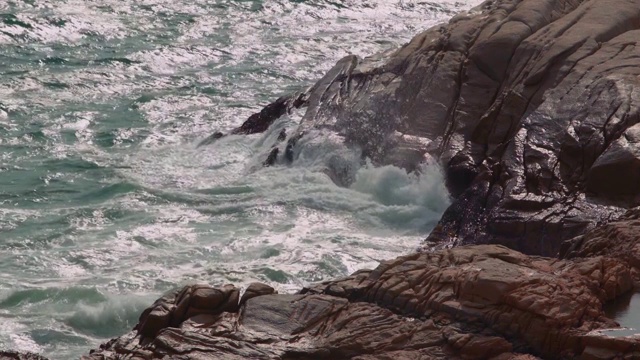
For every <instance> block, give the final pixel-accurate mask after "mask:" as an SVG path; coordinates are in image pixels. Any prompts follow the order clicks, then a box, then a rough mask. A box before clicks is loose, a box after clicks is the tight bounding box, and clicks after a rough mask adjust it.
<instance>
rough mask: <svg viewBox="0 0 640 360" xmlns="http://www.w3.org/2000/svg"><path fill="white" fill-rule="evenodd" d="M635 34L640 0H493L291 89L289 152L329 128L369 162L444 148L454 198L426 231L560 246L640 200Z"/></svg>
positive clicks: (639, 64) (415, 160)
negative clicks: (299, 90) (294, 116)
mask: <svg viewBox="0 0 640 360" xmlns="http://www.w3.org/2000/svg"><path fill="white" fill-rule="evenodd" d="M638 39H640V0H624V1H619V0H582V1H578V0H497V1H487V2H485V3H483V4H482V5H480V6H479V7H477V8H475V9H473V10H471V11H469V12H467V13H462V14H460V15H457V16H455V17H454V18H453V19H452V20H451V21H450V22H449V23H448V24H446V25H442V26H436V27H434V28H431V29H429V30H427V31H425V32H423V33H421V34H419V35H417V36H416V37H415V38H414V39H413V40H412V41H411V42H410V43H408V44H407V45H405V46H403V47H402V48H401V49H399V50H398V51H396V52H394V53H392V54H382V55H380V56H378V57H373V58H367V59H359V58H357V57H355V56H348V57H346V58H344V59H342V60H340V61H339V62H338V63H337V64H336V66H335V67H334V68H333V69H332V70H331V71H329V72H328V73H327V75H326V76H325V77H323V78H322V79H321V80H320V81H318V83H317V84H316V85H315V86H313V87H312V88H311V89H309V90H307V91H306V92H304V93H303V95H294V96H292V98H296V99H298V101H297V102H296V103H295V104H296V106H306V107H307V110H306V113H305V115H304V117H303V119H302V120H301V123H300V126H299V128H298V130H297V131H295V132H294V133H293V134H292V135H291V136H290V139H289V145H290V146H289V147H288V151H286V153H285V155H283V156H284V158H285V159H288V160H289V161H295V156H294V155H293V154H295V153H296V152H295V151H292V150H291V149H290V148H295V147H296V146H304V142H301V141H299V140H300V138H305V137H307V138H310V137H311V138H312V137H314V136H319V135H318V134H324V133H326V132H327V131H333V132H334V133H335V135H336V136H333V137H328V140H326V141H341V142H344V144H345V146H350V147H355V148H358V149H360V150H361V151H362V155H363V157H367V158H369V159H371V161H372V162H373V163H374V164H378V165H384V164H393V165H396V166H400V167H403V168H406V169H407V170H409V171H413V170H415V169H417V168H419V167H420V166H421V164H422V163H424V162H425V159H428V158H433V159H437V161H438V162H439V163H440V164H441V165H442V167H443V171H444V173H445V175H446V179H447V183H448V187H449V189H450V191H451V194H452V195H453V196H454V198H455V199H454V202H453V204H452V205H451V207H450V208H449V209H448V211H447V212H446V214H445V215H444V216H443V218H442V220H441V221H440V226H439V227H438V229H439V230H440V231H435V232H433V233H432V234H431V235H430V236H429V239H428V243H427V244H441V245H442V244H447V245H452V244H470V243H498V244H503V245H506V246H508V247H510V248H514V249H517V250H520V251H523V252H525V253H528V254H541V255H547V256H551V255H556V254H557V252H558V250H559V247H560V244H561V242H562V241H563V240H566V239H570V238H572V237H575V236H577V235H580V234H581V233H583V232H584V231H587V230H589V229H591V228H593V227H594V225H595V224H600V223H606V222H607V221H609V220H611V219H613V218H615V217H617V216H619V215H620V214H622V213H623V212H624V210H625V209H627V208H629V207H633V206H637V205H640V185H638V184H640V181H638V180H640V151H639V150H638V139H639V138H640V136H639V135H638V131H640V130H639V128H638V125H637V124H638V123H639V122H640V110H639V109H640V107H639V106H638V104H640V91H638V84H639V83H640V77H639V76H640V46H637V42H638ZM287 104H291V102H290V101H289V102H288V103H287ZM286 106H289V107H290V106H291V105H286ZM286 106H285V105H284V102H283V101H282V99H279V100H278V101H276V102H275V103H274V104H272V105H269V106H268V107H267V108H265V110H264V111H265V112H266V113H268V116H267V115H265V116H263V118H269V119H271V118H272V117H274V116H277V115H278V114H280V113H284V111H283V110H278V111H272V110H271V109H276V108H277V109H282V108H284V107H286ZM248 122H249V124H248V126H249V125H251V124H254V123H255V122H256V121H254V120H251V121H248ZM258 123H260V124H265V125H266V123H265V122H263V121H258ZM265 125H259V126H257V125H256V126H253V125H251V126H249V127H250V128H252V129H256V130H263V129H266V127H265ZM246 127H247V126H245V125H243V127H241V128H246ZM239 131H240V130H239ZM241 132H242V131H241ZM301 144H302V145H301ZM281 155H282V152H280V154H277V153H275V154H274V153H272V156H271V157H270V158H269V161H268V162H267V163H268V164H274V163H275V159H273V157H278V156H281ZM265 157H266V155H265ZM339 170H340V169H337V171H339ZM329 171H334V172H335V171H336V170H335V169H331V168H329ZM620 173H624V174H625V176H619V174H620ZM330 176H331V178H332V179H334V181H336V182H337V183H339V184H341V185H349V183H350V181H349V179H342V178H341V174H330Z"/></svg>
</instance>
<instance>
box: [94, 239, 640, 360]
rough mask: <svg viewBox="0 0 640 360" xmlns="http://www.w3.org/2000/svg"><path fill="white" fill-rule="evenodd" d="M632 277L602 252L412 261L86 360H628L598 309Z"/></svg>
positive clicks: (253, 297) (132, 337)
mask: <svg viewBox="0 0 640 360" xmlns="http://www.w3.org/2000/svg"><path fill="white" fill-rule="evenodd" d="M632 272H633V270H632V267H631V266H630V265H629V263H627V262H625V261H623V260H619V259H616V258H613V257H610V256H608V255H606V254H602V255H598V256H596V257H589V258H574V259H571V260H556V259H550V258H542V257H529V256H526V255H524V254H522V253H519V252H516V251H513V250H509V249H507V248H505V247H501V246H496V245H484V246H469V247H459V248H454V249H451V250H442V251H437V252H433V253H423V254H413V255H408V256H403V257H400V258H397V259H394V260H391V261H387V262H383V263H381V264H380V266H379V267H378V268H377V269H375V270H373V271H365V272H358V273H356V274H354V275H352V276H350V277H348V278H345V279H342V280H337V281H330V282H326V283H322V284H318V285H316V286H313V287H310V288H307V289H305V290H304V291H302V292H301V293H300V294H291V295H277V294H269V293H271V292H273V289H272V288H270V287H268V286H266V285H262V284H254V285H251V286H250V287H249V289H247V291H246V292H245V297H243V300H242V306H241V307H240V308H237V307H236V308H235V309H232V310H230V311H229V312H224V313H222V312H220V311H219V308H218V309H198V312H200V313H199V314H192V315H190V316H189V317H188V318H184V319H181V321H180V324H179V325H178V326H175V327H167V328H164V329H161V330H160V331H158V332H157V334H156V335H154V336H152V337H147V336H146V335H144V334H142V333H141V332H140V328H138V329H139V330H138V331H134V332H132V333H130V334H127V335H124V336H123V337H121V338H119V339H117V340H114V341H111V342H109V343H107V344H105V345H103V346H102V347H101V349H100V350H97V351H95V352H93V353H92V354H90V355H89V356H88V357H86V358H90V359H115V358H119V357H125V356H126V357H129V356H130V357H136V356H138V357H144V358H148V359H155V358H162V357H172V358H174V357H177V358H199V357H207V356H208V357H213V358H230V359H236V358H237V359H240V358H254V359H271V358H281V359H351V358H352V359H391V358H397V359H420V358H424V359H478V360H480V359H490V358H496V359H527V357H526V356H525V354H527V353H528V354H529V355H531V357H529V359H534V358H535V356H542V357H543V358H545V359H572V358H580V357H583V358H589V357H590V356H591V358H593V356H595V354H605V353H615V354H618V353H627V354H631V353H633V351H636V350H637V349H640V340H638V339H636V338H624V339H622V340H621V339H616V338H611V337H608V336H606V335H602V334H600V333H599V332H597V331H595V330H598V329H604V328H611V327H616V326H617V324H616V323H615V322H614V321H613V320H611V319H608V318H607V317H606V316H605V315H604V313H603V310H602V305H603V303H604V302H605V301H607V300H610V299H612V298H615V297H616V296H617V295H619V294H620V293H621V292H624V291H628V290H629V289H630V284H631V282H630V278H631V274H632ZM236 290H237V289H236V288H234V287H231V286H225V287H223V288H221V289H213V288H209V287H203V286H199V287H197V288H195V287H193V286H192V287H187V288H185V289H183V290H182V291H181V292H180V294H182V297H183V298H182V299H179V297H180V296H178V297H175V298H173V300H172V298H171V297H164V298H163V299H160V300H159V301H158V302H157V303H160V304H163V305H164V306H165V307H167V308H172V307H171V305H172V304H173V303H175V301H180V302H183V301H187V300H188V301H189V304H190V306H192V305H194V304H198V305H199V306H202V304H201V303H200V302H199V300H196V299H203V298H204V299H211V298H216V299H219V296H218V295H213V294H219V293H224V294H228V295H225V296H228V297H227V298H226V299H228V300H225V301H232V300H233V298H234V295H233V294H234V293H235V291H236ZM185 299H187V300H185ZM166 301H169V302H171V301H173V303H171V304H169V303H165V302H166ZM207 301H208V300H207ZM207 303H208V302H207ZM218 306H220V305H218ZM155 308H157V304H156V305H154V309H155ZM189 309H190V310H187V312H189V311H191V309H194V308H193V307H190V308H189ZM172 315H174V314H172ZM143 320H144V319H143Z"/></svg>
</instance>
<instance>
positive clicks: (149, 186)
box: [0, 0, 479, 359]
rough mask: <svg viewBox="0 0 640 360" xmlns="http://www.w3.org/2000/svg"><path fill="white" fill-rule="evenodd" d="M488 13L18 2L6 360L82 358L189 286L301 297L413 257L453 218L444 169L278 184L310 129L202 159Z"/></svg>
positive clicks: (13, 37) (1, 102)
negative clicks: (284, 99)
mask: <svg viewBox="0 0 640 360" xmlns="http://www.w3.org/2000/svg"><path fill="white" fill-rule="evenodd" d="M478 2H479V1H477V0H473V1H459V2H456V1H451V0H438V1H437V2H418V1H411V0H401V1H386V0H371V1H369V0H367V1H355V0H354V1H342V2H328V1H322V0H313V1H280V0H277V1H276V0H274V1H258V0H254V1H230V0H207V1H205V0H188V1H185V0H170V1H169V0H117V1H115V0H113V1H112V0H89V1H84V0H82V1H80V0H56V1H51V0H29V1H5V2H0V44H1V45H2V46H0V250H1V251H0V323H1V324H2V326H0V349H13V350H20V351H33V352H39V353H41V354H43V355H46V356H48V357H50V358H52V359H68V358H77V357H78V355H79V354H81V353H84V352H87V351H88V349H90V348H92V347H96V346H97V345H98V344H99V343H100V342H102V341H105V340H106V339H108V338H110V337H113V336H117V335H119V334H122V333H123V332H125V331H127V330H129V329H130V328H131V327H132V326H133V325H134V324H135V323H136V321H137V318H138V315H139V313H140V312H141V311H142V309H143V308H144V307H146V306H148V305H149V304H151V303H152V302H153V300H155V298H157V297H158V296H159V295H160V294H161V293H162V292H164V291H167V290H169V289H173V288H175V287H178V286H181V285H183V284H185V283H189V282H207V283H211V284H222V283H228V282H231V283H234V284H236V285H239V286H244V285H246V284H248V283H250V282H252V281H263V282H267V283H269V284H271V285H273V286H275V287H277V288H278V289H279V290H280V291H295V290H298V289H299V288H300V287H301V286H303V285H305V284H307V283H309V282H315V281H320V280H323V279H327V278H334V277H338V276H343V275H347V274H349V273H351V272H353V271H355V270H357V269H361V268H372V267H375V266H376V265H377V263H378V262H379V261H380V260H382V259H389V258H393V257H396V256H398V255H401V254H406V253H408V252H410V251H413V250H414V249H415V248H416V247H417V246H418V245H419V243H420V241H421V240H422V239H423V238H424V237H425V236H426V235H427V234H428V232H429V231H430V229H431V228H432V226H433V225H434V224H435V222H436V221H437V219H438V218H439V217H440V215H441V214H442V212H443V211H444V209H445V208H446V206H447V204H448V196H447V194H446V191H445V189H444V187H443V185H442V176H441V175H440V173H439V171H438V169H436V168H433V167H431V168H425V169H422V170H423V171H422V175H421V176H419V177H418V176H416V175H408V174H406V173H405V172H404V171H402V170H400V169H397V168H393V167H382V168H373V167H371V166H364V167H361V166H360V162H359V160H357V159H359V156H358V154H357V152H352V151H347V150H345V149H343V148H341V147H333V146H332V145H329V144H330V142H324V141H321V138H307V139H305V140H304V141H302V142H301V144H300V147H299V148H297V149H296V151H297V152H298V160H297V161H296V162H295V164H294V165H292V166H289V165H284V164H279V165H277V166H274V167H271V168H263V167H262V166H261V163H262V161H263V160H264V159H263V158H261V157H260V156H258V155H264V154H266V152H267V151H268V150H269V146H270V144H271V143H272V139H273V138H274V137H275V136H277V134H278V132H279V129H280V128H282V127H285V128H288V129H292V128H294V127H295V125H296V121H297V119H298V116H299V114H294V115H292V116H291V117H285V118H283V119H281V120H280V121H279V122H278V123H277V124H275V125H274V128H273V129H271V130H270V131H268V132H267V133H265V134H260V135H252V136H245V137H240V136H230V137H227V138H224V139H221V140H220V141H218V142H216V143H215V144H212V145H210V146H203V147H197V146H196V144H198V143H199V142H200V141H201V140H202V139H204V138H205V137H207V136H208V135H209V134H211V133H213V132H214V131H219V130H220V131H225V130H228V129H230V128H232V127H235V126H237V125H239V124H240V123H242V121H244V120H245V119H246V118H247V117H248V116H249V115H250V114H252V113H253V112H256V111H259V110H260V108H261V106H263V105H266V104H267V103H268V102H269V101H272V100H274V99H275V98H277V97H278V96H280V95H282V94H285V93H289V92H292V91H295V90H298V89H300V88H303V87H306V86H308V85H310V84H312V83H313V81H315V80H316V79H318V78H320V77H321V76H322V74H323V73H324V72H326V71H327V70H328V69H329V68H331V66H333V64H334V63H335V62H336V61H337V60H338V59H340V58H342V57H343V56H345V55H348V54H356V55H359V56H367V55H370V54H374V53H378V52H380V51H384V50H388V49H392V48H395V47H398V46H400V45H401V44H402V43H404V42H406V41H408V40H409V39H410V37H411V36H412V35H414V34H416V33H418V32H419V31H421V30H423V29H426V28H428V27H430V26H432V25H434V24H436V23H438V22H441V21H445V20H446V19H447V18H449V17H450V16H452V15H453V13H455V12H457V11H459V10H462V9H465V8H469V7H470V6H472V5H476V4H477V3H478ZM335 162H339V165H340V166H344V167H346V168H348V169H349V171H351V172H352V174H354V176H355V182H354V183H353V184H352V185H351V186H350V187H349V188H341V187H338V186H336V185H335V184H334V183H333V182H332V181H331V180H330V179H329V177H328V176H327V175H326V174H325V172H326V171H325V169H326V167H327V166H329V165H330V164H333V165H335Z"/></svg>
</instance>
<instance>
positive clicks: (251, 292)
mask: <svg viewBox="0 0 640 360" xmlns="http://www.w3.org/2000/svg"><path fill="white" fill-rule="evenodd" d="M275 293H276V290H275V289H274V288H272V287H271V286H269V285H265V284H262V283H251V284H249V286H248V287H247V290H245V292H244V294H243V295H242V298H241V299H240V306H242V305H243V304H244V303H246V302H247V300H249V299H253V298H254V297H258V296H263V295H271V294H275Z"/></svg>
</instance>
